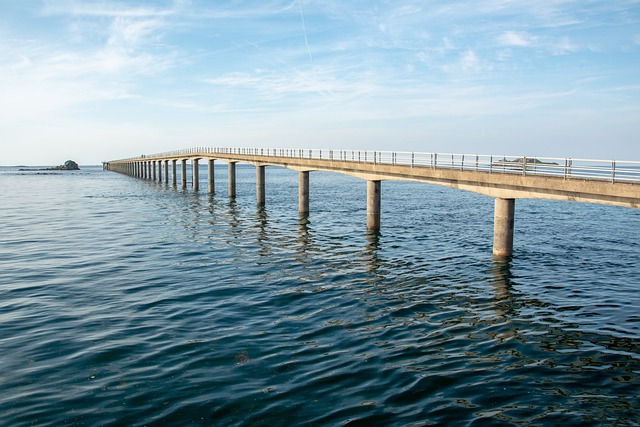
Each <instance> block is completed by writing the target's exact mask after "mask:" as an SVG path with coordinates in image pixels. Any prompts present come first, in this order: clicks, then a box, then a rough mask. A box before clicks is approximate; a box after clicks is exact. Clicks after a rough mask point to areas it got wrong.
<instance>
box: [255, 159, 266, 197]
mask: <svg viewBox="0 0 640 427" xmlns="http://www.w3.org/2000/svg"><path fill="white" fill-rule="evenodd" d="M264 168H265V167H264V166H262V165H259V166H256V202H257V203H258V206H264V205H265V203H266V200H265V199H266V196H265V194H266V193H265V186H264V185H265V180H264Z"/></svg>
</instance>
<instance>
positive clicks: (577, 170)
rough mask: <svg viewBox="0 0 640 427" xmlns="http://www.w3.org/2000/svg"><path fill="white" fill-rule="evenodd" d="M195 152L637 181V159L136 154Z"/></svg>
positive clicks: (295, 152)
mask: <svg viewBox="0 0 640 427" xmlns="http://www.w3.org/2000/svg"><path fill="white" fill-rule="evenodd" d="M198 154H227V155H247V156H265V157H282V158H298V159H320V160H333V161H344V162H358V163H373V164H384V165H404V166H411V167H427V168H432V169H457V170H464V171H474V170H475V171H483V172H489V173H507V174H516V175H524V176H526V175H542V176H558V177H563V178H564V179H596V180H606V181H610V182H612V183H613V182H622V181H626V182H640V161H617V160H593V159H573V158H556V157H529V156H506V155H499V156H498V155H484V154H454V153H428V152H403V151H378V150H333V149H316V148H305V149H302V148H231V147H193V148H187V149H183V150H176V151H169V152H164V153H156V154H150V155H145V156H143V157H142V156H141V157H136V158H132V159H126V160H142V159H144V158H157V157H172V156H174V157H192V156H194V155H198Z"/></svg>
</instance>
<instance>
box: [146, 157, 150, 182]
mask: <svg viewBox="0 0 640 427" xmlns="http://www.w3.org/2000/svg"><path fill="white" fill-rule="evenodd" d="M145 169H146V170H147V179H151V162H149V161H148V162H147V167H146V168H145Z"/></svg>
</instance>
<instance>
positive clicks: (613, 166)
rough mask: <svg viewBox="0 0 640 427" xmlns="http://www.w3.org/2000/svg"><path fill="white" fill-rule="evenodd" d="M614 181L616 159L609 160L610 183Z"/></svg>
mask: <svg viewBox="0 0 640 427" xmlns="http://www.w3.org/2000/svg"><path fill="white" fill-rule="evenodd" d="M615 182H616V161H615V160H612V161H611V183H612V184H614V183H615Z"/></svg>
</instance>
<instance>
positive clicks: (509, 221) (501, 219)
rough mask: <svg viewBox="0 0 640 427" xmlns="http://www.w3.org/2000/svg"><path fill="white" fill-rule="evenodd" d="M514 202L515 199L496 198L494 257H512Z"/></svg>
mask: <svg viewBox="0 0 640 427" xmlns="http://www.w3.org/2000/svg"><path fill="white" fill-rule="evenodd" d="M515 202H516V201H515V199H500V198H496V201H495V208H494V213H493V254H494V255H495V256H499V257H510V256H512V255H513V224H514V218H515V216H514V214H515Z"/></svg>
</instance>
